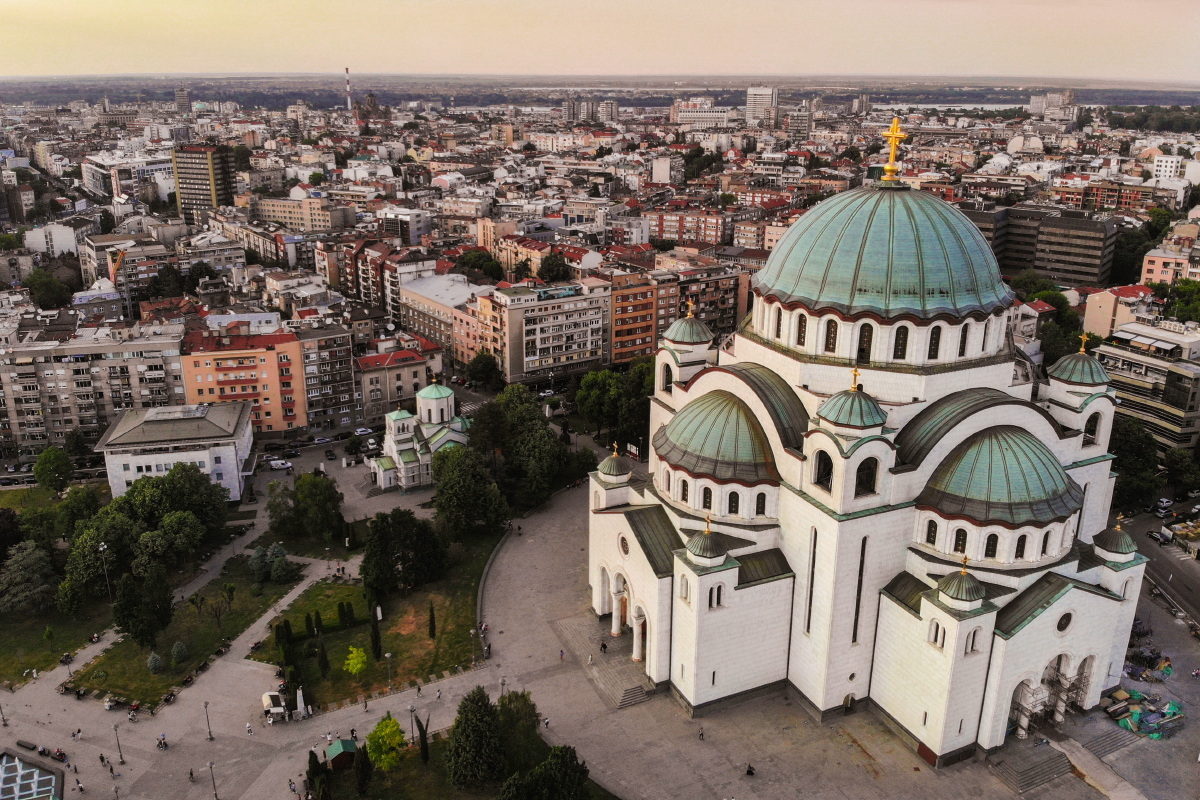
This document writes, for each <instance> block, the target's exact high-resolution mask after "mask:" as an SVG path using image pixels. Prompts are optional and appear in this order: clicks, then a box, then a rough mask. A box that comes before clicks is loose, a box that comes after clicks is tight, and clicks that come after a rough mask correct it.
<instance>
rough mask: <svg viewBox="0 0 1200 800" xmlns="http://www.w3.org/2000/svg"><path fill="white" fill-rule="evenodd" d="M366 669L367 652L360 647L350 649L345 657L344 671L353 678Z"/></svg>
mask: <svg viewBox="0 0 1200 800" xmlns="http://www.w3.org/2000/svg"><path fill="white" fill-rule="evenodd" d="M366 668H367V651H366V650H364V649H363V648H361V647H351V648H350V652H349V654H347V655H346V664H345V670H346V672H348V673H350V674H351V675H353V676H354V677H356V678H357V677H358V675H359V673H360V672H362V671H363V670H364V669H366Z"/></svg>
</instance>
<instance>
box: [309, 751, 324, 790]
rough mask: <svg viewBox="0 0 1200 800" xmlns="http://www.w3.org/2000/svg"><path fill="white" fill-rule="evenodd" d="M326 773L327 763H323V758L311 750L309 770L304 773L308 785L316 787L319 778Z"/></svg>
mask: <svg viewBox="0 0 1200 800" xmlns="http://www.w3.org/2000/svg"><path fill="white" fill-rule="evenodd" d="M324 774H325V765H324V764H322V763H321V759H319V758H317V754H316V753H315V752H314V751H312V750H309V751H308V770H307V771H306V772H305V773H304V778H305V780H307V781H308V785H309V786H313V787H315V786H316V785H317V778H319V777H321V776H322V775H324Z"/></svg>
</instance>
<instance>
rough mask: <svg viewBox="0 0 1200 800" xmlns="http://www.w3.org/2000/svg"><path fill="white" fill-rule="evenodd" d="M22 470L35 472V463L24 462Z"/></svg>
mask: <svg viewBox="0 0 1200 800" xmlns="http://www.w3.org/2000/svg"><path fill="white" fill-rule="evenodd" d="M21 472H33V464H22V465H21Z"/></svg>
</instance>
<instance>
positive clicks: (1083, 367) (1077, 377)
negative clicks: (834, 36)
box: [1046, 353, 1111, 386]
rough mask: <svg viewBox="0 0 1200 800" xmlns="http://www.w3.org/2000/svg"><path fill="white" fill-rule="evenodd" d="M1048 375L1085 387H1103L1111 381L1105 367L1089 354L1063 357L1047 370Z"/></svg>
mask: <svg viewBox="0 0 1200 800" xmlns="http://www.w3.org/2000/svg"><path fill="white" fill-rule="evenodd" d="M1046 374H1047V375H1049V376H1050V377H1051V378H1057V379H1058V380H1060V381H1062V382H1063V383H1077V384H1081V385H1083V386H1102V385H1103V384H1106V383H1108V382H1109V381H1110V380H1111V379H1110V378H1109V377H1108V370H1106V369H1105V368H1104V365H1103V364H1101V363H1100V362H1099V361H1097V360H1096V359H1095V358H1093V357H1092V356H1090V355H1088V354H1087V353H1071V355H1069V356H1063V357H1062V358H1060V359H1059V360H1058V361H1055V362H1054V366H1052V367H1050V369H1048V370H1046Z"/></svg>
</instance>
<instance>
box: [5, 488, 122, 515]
mask: <svg viewBox="0 0 1200 800" xmlns="http://www.w3.org/2000/svg"><path fill="white" fill-rule="evenodd" d="M90 485H91V486H93V487H95V489H96V490H97V491H98V492H99V493H100V505H102V506H103V505H107V504H108V502H109V501H110V500H112V490H111V489H109V486H108V484H107V483H93V484H90ZM59 502H61V498H59V496H58V495H57V494H55V493H54V492H52V491H50V490H49V489H46V488H43V487H41V486H30V487H29V488H27V489H0V508H14V509H16V510H17V511H24V510H25V509H27V508H51V507H53V506H56V505H58V504H59Z"/></svg>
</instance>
